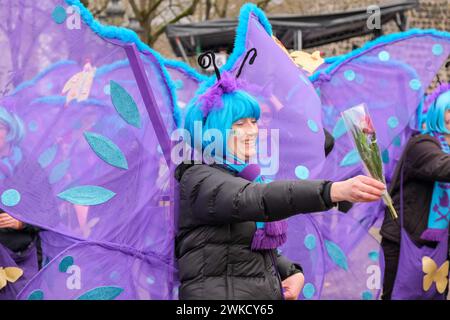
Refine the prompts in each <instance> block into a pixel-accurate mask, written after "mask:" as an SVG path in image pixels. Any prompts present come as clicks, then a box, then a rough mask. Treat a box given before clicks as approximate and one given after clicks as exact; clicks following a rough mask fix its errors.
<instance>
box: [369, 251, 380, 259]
mask: <svg viewBox="0 0 450 320" xmlns="http://www.w3.org/2000/svg"><path fill="white" fill-rule="evenodd" d="M378 258H379V253H378V252H377V251H370V252H369V259H370V260H372V261H378Z"/></svg>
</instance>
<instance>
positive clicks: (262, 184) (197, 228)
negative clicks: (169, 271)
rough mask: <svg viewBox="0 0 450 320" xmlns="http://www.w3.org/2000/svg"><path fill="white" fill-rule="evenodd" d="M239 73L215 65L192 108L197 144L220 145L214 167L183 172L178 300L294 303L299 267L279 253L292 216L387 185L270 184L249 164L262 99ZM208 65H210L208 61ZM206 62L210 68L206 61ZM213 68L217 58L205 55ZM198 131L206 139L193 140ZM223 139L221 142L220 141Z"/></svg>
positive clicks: (189, 120)
mask: <svg viewBox="0 0 450 320" xmlns="http://www.w3.org/2000/svg"><path fill="white" fill-rule="evenodd" d="M252 53H253V57H252V58H251V59H250V64H251V63H252V61H253V60H254V58H255V57H256V50H255V49H252V50H250V51H249V52H248V53H247V55H246V57H245V59H244V62H243V63H242V65H241V67H240V69H239V71H238V72H237V76H236V77H235V76H234V75H232V74H230V73H228V72H223V73H222V74H220V72H219V70H218V69H217V67H216V66H215V65H214V69H215V71H216V77H217V80H218V81H217V83H216V84H215V85H214V86H212V87H211V88H209V90H207V91H206V92H205V93H204V94H202V95H201V96H199V97H198V99H197V100H195V102H194V103H193V104H192V105H191V106H190V108H189V110H188V112H187V115H186V118H185V128H186V129H187V131H188V132H189V133H190V136H191V144H192V146H194V147H197V149H200V150H198V151H200V152H202V151H205V150H206V149H207V148H208V142H210V141H216V140H215V139H219V140H217V141H221V140H222V142H221V143H218V144H216V145H223V151H216V152H215V153H213V155H212V156H213V158H214V159H215V162H214V163H213V164H210V165H208V164H206V163H201V164H195V163H194V162H191V163H183V164H181V165H179V166H178V167H177V170H176V173H175V175H176V178H177V180H178V181H179V182H180V204H179V218H178V232H177V237H176V256H177V259H178V267H179V277H180V281H181V286H180V289H179V297H180V299H269V300H270V299H289V300H296V299H297V298H298V296H299V294H300V291H301V289H302V287H303V282H304V278H303V274H302V268H301V266H300V265H298V264H295V263H292V262H291V261H289V260H288V259H286V258H285V257H283V256H282V255H280V254H279V253H278V251H277V247H279V246H281V245H282V244H283V243H284V242H285V241H286V237H287V223H286V221H285V219H286V218H288V217H289V216H292V215H295V214H298V213H309V212H317V211H325V210H328V209H331V208H332V207H333V206H336V205H337V204H338V203H339V202H341V201H352V202H357V201H375V200H379V199H380V197H381V194H382V193H383V191H384V189H385V186H384V185H383V184H382V183H380V182H378V181H376V180H374V179H372V178H369V177H365V176H358V177H355V178H352V179H349V180H346V181H342V182H336V183H332V182H330V181H320V180H319V181H306V180H298V181H297V180H292V181H274V182H268V181H267V180H265V178H264V177H263V176H261V174H260V168H259V167H258V166H257V165H256V164H251V163H250V162H252V161H251V159H252V158H253V157H254V156H255V155H256V153H257V150H256V145H257V136H258V119H259V117H260V107H259V105H258V102H257V101H256V100H255V99H254V98H253V97H252V96H251V95H250V94H248V93H247V92H246V91H245V90H244V89H243V88H244V84H243V83H242V82H241V80H239V75H240V73H241V70H242V67H243V66H244V64H245V62H246V60H247V58H248V57H249V55H250V54H252ZM206 59H208V60H209V63H208V62H207V61H206ZM205 61H206V63H204V62H205ZM211 62H212V63H213V64H214V56H213V54H212V53H206V54H204V55H202V56H200V58H199V63H200V64H201V65H202V67H208V65H210V64H211ZM196 126H200V127H201V129H202V131H203V132H204V134H205V136H206V137H207V138H206V139H205V140H207V141H203V139H202V138H201V137H196V136H195V132H196V130H195V128H196ZM218 137H222V138H223V139H221V138H218Z"/></svg>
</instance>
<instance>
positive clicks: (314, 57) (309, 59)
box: [291, 51, 325, 74]
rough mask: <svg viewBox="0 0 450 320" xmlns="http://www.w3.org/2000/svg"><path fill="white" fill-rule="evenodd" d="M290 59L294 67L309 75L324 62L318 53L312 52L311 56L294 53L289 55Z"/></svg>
mask: <svg viewBox="0 0 450 320" xmlns="http://www.w3.org/2000/svg"><path fill="white" fill-rule="evenodd" d="M291 58H292V59H293V60H294V62H295V64H296V65H298V66H299V67H301V68H302V69H304V70H306V71H307V72H308V73H310V74H313V73H314V71H316V69H317V68H318V67H320V65H321V64H323V63H324V62H325V60H324V59H323V58H322V57H321V56H320V51H314V52H313V53H312V54H309V53H308V52H305V51H294V52H292V53H291Z"/></svg>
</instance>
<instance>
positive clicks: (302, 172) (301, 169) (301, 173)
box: [295, 166, 309, 180]
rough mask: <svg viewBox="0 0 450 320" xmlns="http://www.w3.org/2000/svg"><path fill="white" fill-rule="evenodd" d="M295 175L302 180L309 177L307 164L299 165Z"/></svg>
mask: <svg viewBox="0 0 450 320" xmlns="http://www.w3.org/2000/svg"><path fill="white" fill-rule="evenodd" d="M295 176H296V177H297V178H299V179H301V180H306V179H308V177H309V169H308V168H307V167H305V166H297V167H296V168H295Z"/></svg>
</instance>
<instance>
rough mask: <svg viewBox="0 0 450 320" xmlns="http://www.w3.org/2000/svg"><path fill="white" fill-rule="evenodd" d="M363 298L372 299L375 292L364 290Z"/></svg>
mask: <svg viewBox="0 0 450 320" xmlns="http://www.w3.org/2000/svg"><path fill="white" fill-rule="evenodd" d="M361 297H362V299H363V300H372V299H373V294H372V292H370V291H364V292H363V293H362V295H361Z"/></svg>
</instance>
